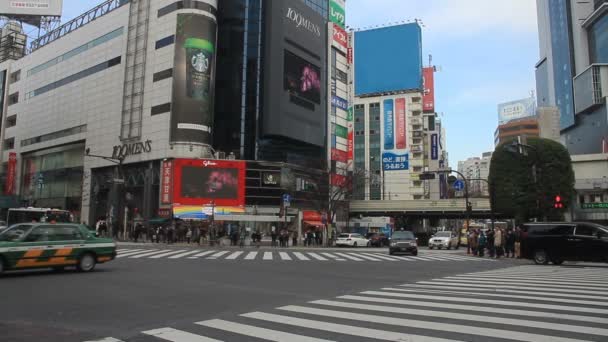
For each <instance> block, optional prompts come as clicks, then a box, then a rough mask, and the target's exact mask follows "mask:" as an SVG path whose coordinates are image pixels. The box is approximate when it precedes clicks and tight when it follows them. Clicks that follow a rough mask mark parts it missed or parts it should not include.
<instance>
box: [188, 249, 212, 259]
mask: <svg viewBox="0 0 608 342" xmlns="http://www.w3.org/2000/svg"><path fill="white" fill-rule="evenodd" d="M211 253H215V251H205V252H202V253H198V254H194V256H191V257H189V259H197V258H200V257H203V256H205V255H209V254H211Z"/></svg>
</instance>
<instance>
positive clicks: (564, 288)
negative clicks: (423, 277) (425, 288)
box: [417, 279, 598, 294]
mask: <svg viewBox="0 0 608 342" xmlns="http://www.w3.org/2000/svg"><path fill="white" fill-rule="evenodd" d="M417 284H422V285H445V284H452V285H454V286H456V287H457V286H461V287H473V288H492V289H521V286H513V285H500V284H477V283H475V282H460V281H450V280H447V279H446V280H442V281H419V282H418V283H417ZM526 289H528V290H535V291H544V292H565V293H572V292H573V290H576V293H586V294H597V291H598V290H595V291H586V290H579V289H589V288H588V287H584V286H580V287H577V286H549V285H547V286H545V287H532V286H527V287H526ZM541 293H542V292H541Z"/></svg>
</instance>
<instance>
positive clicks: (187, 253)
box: [169, 250, 198, 259]
mask: <svg viewBox="0 0 608 342" xmlns="http://www.w3.org/2000/svg"><path fill="white" fill-rule="evenodd" d="M194 253H198V250H196V251H190V252H186V253H181V254H178V255H172V256H170V257H169V259H179V258H183V257H185V256H187V255H190V254H194Z"/></svg>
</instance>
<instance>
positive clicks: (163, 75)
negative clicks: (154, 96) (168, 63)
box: [152, 68, 173, 82]
mask: <svg viewBox="0 0 608 342" xmlns="http://www.w3.org/2000/svg"><path fill="white" fill-rule="evenodd" d="M171 77H173V68H171V69H167V70H163V71H159V72H157V73H154V75H152V82H158V81H161V80H164V79H167V78H171Z"/></svg>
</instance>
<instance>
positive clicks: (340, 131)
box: [336, 125, 348, 139]
mask: <svg viewBox="0 0 608 342" xmlns="http://www.w3.org/2000/svg"><path fill="white" fill-rule="evenodd" d="M336 135H337V136H339V137H340V138H344V139H348V128H346V127H344V126H340V125H336Z"/></svg>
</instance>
